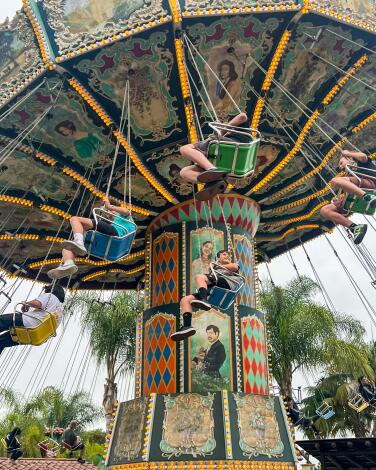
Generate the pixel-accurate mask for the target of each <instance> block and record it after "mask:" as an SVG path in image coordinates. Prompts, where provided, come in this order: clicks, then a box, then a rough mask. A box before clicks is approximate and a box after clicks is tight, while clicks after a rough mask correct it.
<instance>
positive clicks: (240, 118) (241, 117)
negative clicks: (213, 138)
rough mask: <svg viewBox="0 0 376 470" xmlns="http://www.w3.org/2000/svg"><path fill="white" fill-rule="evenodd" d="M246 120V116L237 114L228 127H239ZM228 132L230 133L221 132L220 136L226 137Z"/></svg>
mask: <svg viewBox="0 0 376 470" xmlns="http://www.w3.org/2000/svg"><path fill="white" fill-rule="evenodd" d="M247 119H248V116H247V115H246V114H245V113H239V114H238V115H236V116H235V117H233V118H232V119H231V120H230V121H229V122H228V125H229V126H235V127H239V126H240V125H241V124H243V123H245V122H246V120H247ZM229 132H231V131H230V130H228V131H222V132H221V135H222V136H226V135H227V134H228V133H229Z"/></svg>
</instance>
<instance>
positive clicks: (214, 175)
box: [197, 170, 227, 183]
mask: <svg viewBox="0 0 376 470" xmlns="http://www.w3.org/2000/svg"><path fill="white" fill-rule="evenodd" d="M226 175H227V173H226V172H225V171H211V170H207V171H204V172H203V173H200V174H199V175H198V176H197V181H198V182H199V183H212V182H213V181H220V180H223V178H225V177H226Z"/></svg>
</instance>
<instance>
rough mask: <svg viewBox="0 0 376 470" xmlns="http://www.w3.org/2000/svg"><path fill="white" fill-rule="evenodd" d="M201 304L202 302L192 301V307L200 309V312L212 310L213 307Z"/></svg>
mask: <svg viewBox="0 0 376 470" xmlns="http://www.w3.org/2000/svg"><path fill="white" fill-rule="evenodd" d="M199 302H200V301H199V300H192V301H191V306H192V307H195V308H199V309H200V310H205V311H209V310H210V309H211V305H209V304H208V305H202V304H201V303H199ZM196 304H197V305H196Z"/></svg>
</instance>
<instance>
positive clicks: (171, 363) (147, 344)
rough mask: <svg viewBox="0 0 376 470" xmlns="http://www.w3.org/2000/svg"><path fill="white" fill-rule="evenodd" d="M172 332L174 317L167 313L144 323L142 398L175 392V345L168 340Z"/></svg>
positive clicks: (158, 314) (173, 329) (159, 314)
mask: <svg viewBox="0 0 376 470" xmlns="http://www.w3.org/2000/svg"><path fill="white" fill-rule="evenodd" d="M174 331H175V317H174V315H169V314H167V313H157V314H156V315H154V316H153V317H152V318H151V319H150V320H148V321H147V322H146V323H145V334H144V354H143V358H144V380H143V390H144V396H146V395H148V394H149V393H152V392H156V393H174V392H176V374H175V370H176V343H174V342H173V341H171V340H170V334H171V333H172V332H174Z"/></svg>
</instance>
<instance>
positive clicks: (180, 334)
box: [170, 326, 196, 342]
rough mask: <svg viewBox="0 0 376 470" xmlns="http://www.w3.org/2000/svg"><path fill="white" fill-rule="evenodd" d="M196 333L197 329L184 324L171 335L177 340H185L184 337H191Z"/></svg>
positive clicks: (173, 339)
mask: <svg viewBox="0 0 376 470" xmlns="http://www.w3.org/2000/svg"><path fill="white" fill-rule="evenodd" d="M194 334H196V330H195V329H194V328H193V326H182V327H181V328H179V329H178V330H177V331H175V333H172V334H171V335H170V339H172V341H176V342H178V341H183V339H185V338H189V337H190V336H193V335H194Z"/></svg>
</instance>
